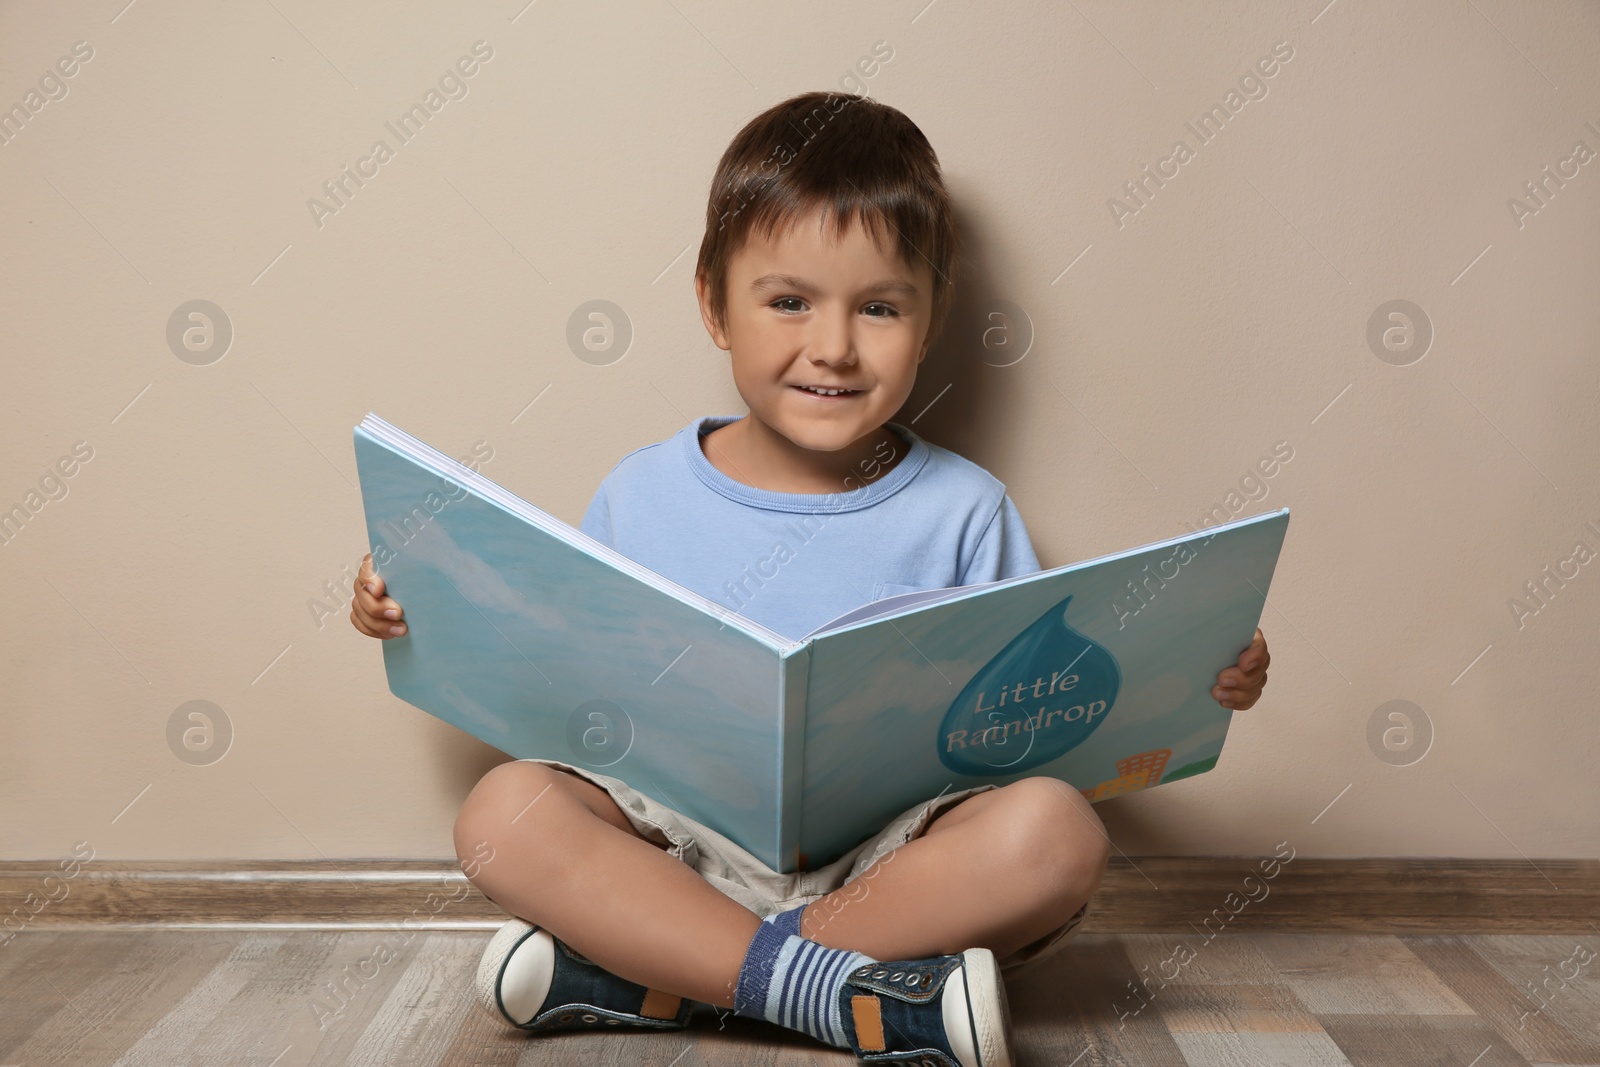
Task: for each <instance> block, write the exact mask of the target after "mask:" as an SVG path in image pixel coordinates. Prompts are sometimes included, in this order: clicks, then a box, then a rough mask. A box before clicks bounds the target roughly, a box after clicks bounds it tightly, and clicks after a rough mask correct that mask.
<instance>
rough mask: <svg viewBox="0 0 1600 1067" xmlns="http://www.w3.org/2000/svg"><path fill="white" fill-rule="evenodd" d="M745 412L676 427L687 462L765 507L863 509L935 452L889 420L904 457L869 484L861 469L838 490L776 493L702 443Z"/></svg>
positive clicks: (724, 488) (722, 489)
mask: <svg viewBox="0 0 1600 1067" xmlns="http://www.w3.org/2000/svg"><path fill="white" fill-rule="evenodd" d="M742 417H743V416H740V415H705V416H702V417H700V418H698V419H695V420H694V421H693V422H691V423H690V424H689V425H688V426H685V427H684V428H683V429H682V430H679V431H678V444H679V447H680V448H681V449H682V450H683V456H684V459H685V460H686V461H687V462H688V464H689V469H690V470H692V471H694V473H695V475H696V476H697V477H698V478H699V479H700V480H701V481H702V482H704V483H705V484H706V486H707V487H708V488H710V489H713V490H715V491H716V492H718V493H720V494H721V495H723V496H725V497H727V498H728V499H729V500H732V501H735V502H736V503H740V504H748V505H749V506H750V507H755V508H764V509H765V510H767V511H789V512H795V513H799V514H817V513H820V512H829V513H831V512H838V511H859V510H860V509H862V508H865V507H870V506H872V505H873V504H876V503H877V502H878V501H880V500H883V499H885V498H887V497H890V496H893V495H894V494H895V493H897V492H899V491H900V490H901V489H903V488H904V487H905V486H906V485H907V484H908V483H910V481H911V479H913V478H915V477H916V476H917V472H918V471H920V470H921V469H922V467H923V464H925V463H927V461H928V457H929V455H930V454H931V453H930V450H929V448H928V445H927V444H926V442H924V441H923V440H922V438H920V437H918V436H917V435H916V434H915V433H913V432H911V430H909V429H907V428H906V427H904V426H901V425H900V424H899V423H895V422H889V423H885V424H884V425H885V426H887V427H888V428H889V430H890V431H891V432H893V433H894V434H895V435H896V436H898V437H899V438H900V439H901V442H902V444H903V447H904V453H903V455H902V456H901V457H900V461H899V462H898V463H896V464H895V466H894V468H893V469H892V470H890V471H889V472H888V473H887V474H880V475H879V476H878V477H877V478H875V479H873V480H872V481H870V482H866V484H865V485H862V484H860V483H861V482H863V481H865V480H866V477H867V474H868V473H869V471H870V468H869V469H868V470H864V471H862V472H861V473H860V474H859V475H858V476H857V477H856V478H855V479H854V480H851V479H846V480H847V481H850V482H851V484H852V485H853V486H854V488H850V489H842V490H841V491H840V492H837V493H778V492H774V491H772V490H770V489H758V488H756V487H755V486H753V485H746V484H744V483H743V482H739V481H735V480H733V479H732V478H730V477H728V476H727V475H726V474H723V473H722V472H721V471H720V470H718V469H717V468H716V467H714V466H713V465H712V463H711V461H710V460H709V459H707V458H706V455H705V453H704V452H703V451H702V450H701V448H700V438H701V437H703V436H705V435H706V434H708V433H710V432H711V431H712V430H715V429H717V428H718V427H721V426H726V425H727V424H728V423H730V422H736V421H738V420H739V419H740V418H742Z"/></svg>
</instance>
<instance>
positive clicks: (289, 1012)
mask: <svg viewBox="0 0 1600 1067" xmlns="http://www.w3.org/2000/svg"><path fill="white" fill-rule="evenodd" d="M405 935H406V932H405V931H400V932H389V931H382V930H376V931H339V932H330V931H321V930H290V931H284V930H271V931H267V930H224V931H217V930H207V931H186V930H171V929H163V930H159V931H151V930H136V929H128V928H125V927H123V928H115V927H110V928H101V929H82V930H71V929H59V928H48V927H44V928H38V929H31V930H28V931H27V932H25V933H23V934H21V935H19V936H17V937H16V938H14V939H12V940H11V941H10V942H9V943H7V944H5V945H4V946H3V947H0V1067H13V1065H14V1067H24V1065H26V1067H46V1065H53V1064H62V1065H71V1067H96V1065H109V1064H118V1065H127V1067H133V1065H150V1067H180V1065H189V1064H194V1065H206V1067H213V1065H227V1067H247V1065H249V1067H269V1065H271V1067H297V1065H305V1064H327V1065H335V1064H350V1065H368V1064H370V1065H382V1067H400V1065H413V1064H414V1065H430V1067H431V1065H436V1064H437V1065H452V1067H465V1065H480V1064H482V1065H490V1064H494V1065H507V1067H509V1065H512V1064H547V1063H549V1064H571V1063H597V1064H619V1065H625V1067H695V1065H698V1064H726V1065H740V1067H742V1065H747V1064H752V1065H753V1064H762V1065H767V1064H770V1065H796V1067H799V1065H816V1067H826V1065H829V1064H849V1063H853V1062H855V1061H854V1058H853V1057H851V1056H850V1055H849V1054H848V1053H842V1052H839V1051H837V1050H834V1049H830V1048H827V1047H825V1046H823V1045H821V1044H819V1043H817V1042H814V1041H811V1040H810V1039H808V1038H805V1037H804V1036H802V1035H797V1034H792V1033H790V1032H788V1031H784V1030H781V1029H779V1028H777V1027H774V1026H770V1025H768V1024H766V1023H761V1022H755V1021H751V1020H745V1019H739V1018H736V1017H732V1016H729V1017H727V1018H725V1019H720V1018H718V1015H717V1013H715V1012H714V1011H713V1010H712V1009H710V1008H708V1007H705V1006H703V1005H702V1006H699V1007H698V1008H697V1009H696V1015H695V1018H694V1020H693V1022H692V1024H691V1027H690V1029H688V1030H686V1031H681V1032H676V1033H667V1034H639V1033H633V1034H597V1035H588V1034H557V1035H546V1036H540V1037H530V1036H529V1035H527V1034H524V1033H522V1032H519V1031H515V1030H512V1029H510V1028H509V1027H504V1026H501V1025H499V1024H496V1023H495V1022H494V1021H493V1020H492V1019H490V1018H489V1017H488V1016H486V1015H484V1014H482V1013H480V1012H479V1011H478V1010H477V1009H476V1008H475V1007H474V1006H473V1005H472V1002H471V985H472V975H473V971H474V968H475V967H476V965H477V961H478V957H479V954H480V953H481V951H482V948H483V946H484V944H485V943H486V942H487V940H488V936H489V935H488V934H487V933H483V932H477V931H473V932H455V931H416V932H412V933H411V934H410V937H409V939H406V936H405ZM1180 942H1183V943H1186V944H1187V945H1188V946H1190V948H1191V950H1192V952H1193V958H1192V959H1190V958H1188V956H1187V954H1184V953H1179V954H1176V955H1175V948H1176V946H1177V945H1178V944H1179V943H1180ZM382 946H386V949H385V948H383V947H382ZM1596 948H1600V936H1594V935H1577V936H1573V935H1504V934H1496V935H1472V936H1465V935H1399V936H1395V935H1358V934H1345V933H1283V932H1266V933H1257V932H1252V931H1248V930H1224V931H1223V932H1222V933H1221V934H1220V935H1219V936H1217V937H1215V939H1214V940H1212V941H1209V942H1206V941H1204V940H1203V939H1202V938H1201V937H1197V936H1187V937H1185V936H1182V935H1172V934H1118V935H1113V934H1103V933H1102V934H1091V933H1084V934H1081V935H1080V936H1079V938H1078V940H1077V941H1076V942H1075V943H1074V944H1073V945H1072V946H1071V947H1070V948H1069V949H1067V950H1066V951H1065V952H1063V953H1062V954H1060V955H1058V956H1056V957H1055V958H1052V959H1048V960H1045V961H1043V962H1041V963H1039V964H1038V965H1036V966H1035V967H1034V968H1032V969H1025V970H1022V971H1019V972H1016V973H1014V974H1013V975H1012V976H1011V977H1010V978H1009V979H1008V982H1007V988H1008V990H1009V997H1010V1002H1011V1007H1012V1021H1013V1025H1014V1026H1015V1028H1016V1032H1017V1040H1018V1045H1019V1047H1018V1049H1017V1053H1018V1057H1019V1062H1020V1063H1021V1064H1039V1065H1044V1064H1050V1065H1062V1067H1095V1065H1100V1064H1159V1065H1169V1064H1170V1065H1191V1067H1201V1065H1218V1067H1222V1065H1226V1067H1248V1065H1254V1064H1293V1065H1296V1067H1299V1065H1310V1067H1320V1065H1335V1064H1340V1065H1342V1064H1352V1065H1355V1067H1366V1065H1380V1064H1381V1065H1395V1067H1427V1065H1432V1064H1438V1065H1441V1067H1509V1065H1513V1064H1516V1065H1524V1064H1570V1065H1578V1064H1582V1065H1600V959H1594V958H1593V957H1592V956H1591V955H1588V953H1589V951H1590V950H1591V949H1596ZM1580 949H1581V951H1580ZM1180 960H1182V961H1183V962H1182V963H1181V964H1180V963H1179V962H1178V961H1180ZM1167 975H1172V976H1174V977H1172V978H1171V980H1170V981H1163V977H1164V976H1167ZM341 979H344V981H343V987H344V988H345V989H347V990H349V992H348V993H347V994H345V996H344V998H343V1000H342V1002H341V1000H339V999H336V998H335V997H334V996H333V994H332V992H331V991H332V989H333V988H334V987H335V983H336V982H339V981H340V980H341ZM1141 979H1144V980H1145V984H1140V980H1141ZM1536 998H1537V999H1536Z"/></svg>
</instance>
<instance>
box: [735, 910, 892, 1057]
mask: <svg viewBox="0 0 1600 1067" xmlns="http://www.w3.org/2000/svg"><path fill="white" fill-rule="evenodd" d="M803 910H804V907H803V906H802V907H800V908H794V909H791V910H790V911H786V912H782V913H780V914H777V915H769V916H767V917H766V918H765V919H763V920H762V922H761V926H760V927H759V928H758V929H757V930H756V935H755V937H753V938H751V939H750V948H749V949H748V950H747V951H746V952H745V957H744V963H743V964H742V965H741V966H740V968H739V981H738V984H737V985H736V986H735V987H734V994H733V1011H734V1014H736V1015H743V1016H745V1017H746V1018H750V1019H765V1020H767V1021H768V1022H771V1023H777V1024H778V1025H779V1026H787V1027H788V1028H789V1029H791V1030H799V1031H801V1032H802V1033H807V1034H810V1035H811V1036H812V1037H814V1038H816V1039H817V1040H818V1041H823V1042H826V1043H827V1044H830V1045H832V1046H834V1047H835V1048H848V1047H849V1045H850V1043H849V1042H848V1041H847V1040H846V1039H845V1036H844V1024H843V1023H842V1022H841V1021H840V1019H839V989H840V987H841V986H843V985H844V980H845V977H846V976H847V975H848V974H849V973H850V971H851V969H852V968H855V967H859V966H861V965H862V964H864V963H875V962H877V961H876V960H874V959H873V958H872V957H871V956H866V955H863V954H861V953H859V952H851V951H850V950H848V949H840V948H827V947H825V946H823V945H819V944H817V943H816V942H815V941H807V940H806V939H805V938H803V937H801V936H799V934H800V915H801V912H802V911H803Z"/></svg>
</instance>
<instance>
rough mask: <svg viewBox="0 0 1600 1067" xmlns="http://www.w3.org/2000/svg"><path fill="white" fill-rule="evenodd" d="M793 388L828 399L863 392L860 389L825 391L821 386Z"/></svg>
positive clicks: (797, 386) (798, 386)
mask: <svg viewBox="0 0 1600 1067" xmlns="http://www.w3.org/2000/svg"><path fill="white" fill-rule="evenodd" d="M792 388H795V389H798V390H800V391H801V392H802V393H806V394H808V395H810V396H820V397H827V398H839V397H848V396H855V395H856V394H857V393H860V392H861V391H862V390H860V389H825V388H823V387H821V386H815V385H796V386H793V387H792Z"/></svg>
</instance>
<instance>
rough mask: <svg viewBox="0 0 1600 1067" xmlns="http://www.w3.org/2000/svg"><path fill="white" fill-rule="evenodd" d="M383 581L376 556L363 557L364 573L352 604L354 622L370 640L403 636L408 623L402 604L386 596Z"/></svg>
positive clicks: (362, 567) (360, 575) (359, 580)
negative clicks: (374, 564)
mask: <svg viewBox="0 0 1600 1067" xmlns="http://www.w3.org/2000/svg"><path fill="white" fill-rule="evenodd" d="M383 588H384V587H383V579H382V578H379V577H378V572H377V571H375V570H373V569H372V553H371V552H368V553H367V554H366V555H365V556H362V557H361V573H360V574H359V575H357V576H356V594H355V597H354V598H352V599H351V601H350V621H351V623H353V624H354V625H355V628H356V629H357V630H360V631H361V632H362V633H364V634H366V635H367V636H368V637H377V638H380V639H382V640H385V641H386V640H388V639H389V638H391V637H402V636H404V635H405V632H406V624H405V623H403V622H401V621H400V616H401V615H402V614H403V613H402V612H401V610H400V605H399V604H397V603H395V602H394V599H393V598H392V597H386V596H384V595H383Z"/></svg>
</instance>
